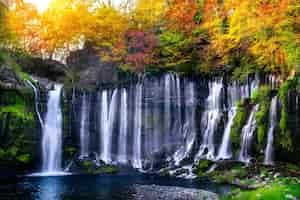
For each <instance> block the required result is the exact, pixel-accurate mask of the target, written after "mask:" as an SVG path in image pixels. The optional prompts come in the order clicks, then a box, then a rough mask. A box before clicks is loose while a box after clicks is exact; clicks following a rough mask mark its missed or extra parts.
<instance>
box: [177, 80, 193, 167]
mask: <svg viewBox="0 0 300 200" xmlns="http://www.w3.org/2000/svg"><path fill="white" fill-rule="evenodd" d="M184 96H185V99H184V100H185V101H184V102H185V122H184V127H183V145H182V146H181V147H180V148H179V149H178V150H177V151H176V152H175V154H174V155H173V159H174V162H175V166H179V165H180V162H181V161H182V160H183V159H184V158H186V157H188V156H189V154H190V153H191V151H192V148H193V145H194V143H195V140H196V124H195V112H196V108H195V105H196V99H195V87H194V84H193V83H192V82H189V83H188V86H187V87H186V88H185V95H184Z"/></svg>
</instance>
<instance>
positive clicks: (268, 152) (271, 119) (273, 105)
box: [264, 96, 278, 165]
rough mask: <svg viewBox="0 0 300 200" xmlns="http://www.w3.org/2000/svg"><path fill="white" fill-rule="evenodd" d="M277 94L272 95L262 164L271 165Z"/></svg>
mask: <svg viewBox="0 0 300 200" xmlns="http://www.w3.org/2000/svg"><path fill="white" fill-rule="evenodd" d="M277 104H278V98H277V96H275V97H273V99H272V101H271V108H270V114H269V130H268V140H267V147H266V150H265V160H264V164H266V165H272V164H273V151H274V150H273V142H274V130H275V127H276V123H277Z"/></svg>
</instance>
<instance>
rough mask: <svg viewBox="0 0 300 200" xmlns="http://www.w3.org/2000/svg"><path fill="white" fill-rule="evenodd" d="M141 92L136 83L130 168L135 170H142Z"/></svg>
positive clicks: (140, 85)
mask: <svg viewBox="0 0 300 200" xmlns="http://www.w3.org/2000/svg"><path fill="white" fill-rule="evenodd" d="M142 90H143V86H142V84H141V83H138V84H137V85H136V94H135V110H134V130H133V134H134V136H133V162H132V166H133V167H134V168H136V169H142Z"/></svg>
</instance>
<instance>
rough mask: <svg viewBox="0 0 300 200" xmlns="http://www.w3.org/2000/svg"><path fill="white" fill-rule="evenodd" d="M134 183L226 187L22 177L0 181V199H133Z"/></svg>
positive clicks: (147, 178)
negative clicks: (9, 180)
mask: <svg viewBox="0 0 300 200" xmlns="http://www.w3.org/2000/svg"><path fill="white" fill-rule="evenodd" d="M137 185H160V186H178V187H185V188H197V189H203V190H208V191H212V192H215V193H218V194H224V193H226V192H228V191H229V189H230V188H229V187H228V186H224V185H218V184H214V183H211V182H209V181H205V180H183V179H175V178H168V177H157V176H153V175H146V174H142V175H136V174H130V175H129V174H124V175H122V174H119V175H97V176H96V175H95V176H93V175H72V176H60V177H25V178H19V179H16V180H14V181H11V182H10V183H9V182H5V183H4V181H1V183H0V199H25V200H27V199H28V200H29V199H30V200H31V199H33V200H89V199H97V200H134V199H136V188H135V187H137ZM145 200H147V199H145ZM149 200H150V199H149ZM166 200H167V199H166Z"/></svg>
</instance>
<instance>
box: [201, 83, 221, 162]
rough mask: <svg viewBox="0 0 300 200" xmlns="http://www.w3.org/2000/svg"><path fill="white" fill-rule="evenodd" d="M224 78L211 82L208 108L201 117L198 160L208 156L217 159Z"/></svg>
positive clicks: (207, 100)
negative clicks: (216, 137) (218, 128)
mask: <svg viewBox="0 0 300 200" xmlns="http://www.w3.org/2000/svg"><path fill="white" fill-rule="evenodd" d="M222 88H223V83H222V79H219V80H216V81H213V82H210V83H209V96H208V97H207V99H206V108H205V109H206V110H205V111H204V113H203V116H202V119H201V130H202V131H201V132H202V133H203V138H202V144H201V145H200V148H199V151H198V153H197V155H196V160H198V159H200V158H202V157H206V158H207V159H215V144H214V134H215V132H216V129H217V125H218V123H219V121H220V118H221V115H222V112H221V92H222Z"/></svg>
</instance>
